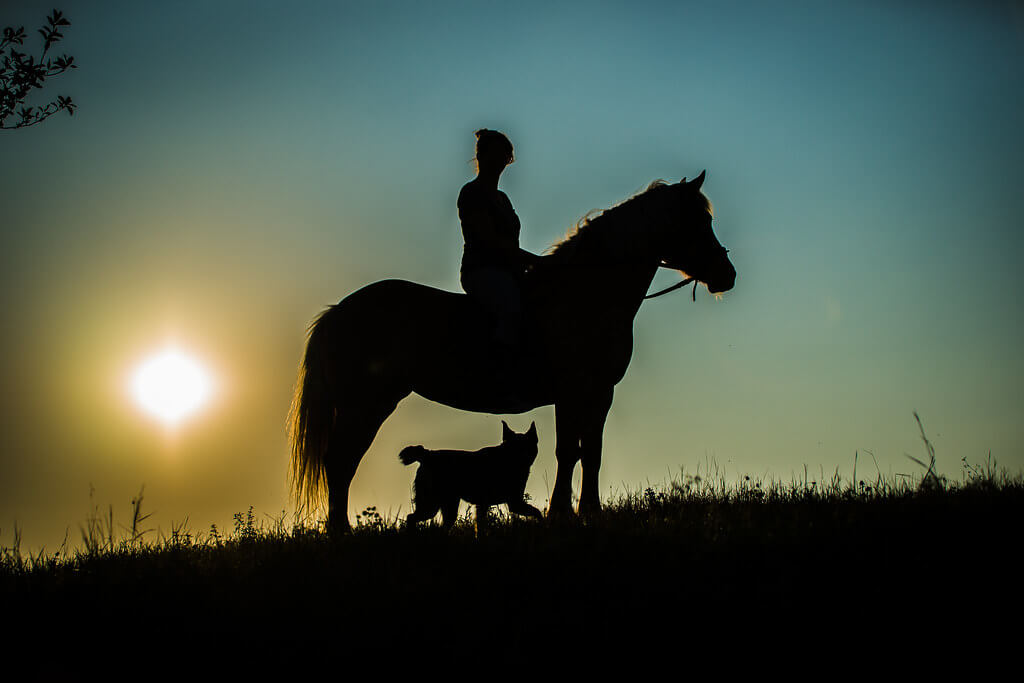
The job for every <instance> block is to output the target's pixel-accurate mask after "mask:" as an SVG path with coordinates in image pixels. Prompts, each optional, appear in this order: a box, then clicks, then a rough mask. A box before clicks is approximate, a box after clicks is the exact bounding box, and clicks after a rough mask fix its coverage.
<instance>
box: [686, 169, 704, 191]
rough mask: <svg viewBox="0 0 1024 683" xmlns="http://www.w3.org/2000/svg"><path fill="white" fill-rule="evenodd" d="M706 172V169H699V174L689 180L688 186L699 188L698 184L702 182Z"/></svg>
mask: <svg viewBox="0 0 1024 683" xmlns="http://www.w3.org/2000/svg"><path fill="white" fill-rule="evenodd" d="M706 173H707V171H706V170H705V171H701V172H700V175H699V176H697V177H696V178H694V179H693V180H691V181H690V187H692V188H693V189H695V190H699V189H700V186H701V185H703V184H704V175H705V174H706ZM684 180H685V178H684Z"/></svg>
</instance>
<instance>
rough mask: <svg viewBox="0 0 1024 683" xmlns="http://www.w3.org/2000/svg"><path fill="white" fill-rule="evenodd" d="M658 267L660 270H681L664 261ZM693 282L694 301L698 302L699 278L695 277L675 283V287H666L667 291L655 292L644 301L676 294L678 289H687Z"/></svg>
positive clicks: (645, 297)
mask: <svg viewBox="0 0 1024 683" xmlns="http://www.w3.org/2000/svg"><path fill="white" fill-rule="evenodd" d="M658 267H659V268H671V269H672V270H679V268H676V267H675V266H672V265H670V264H669V263H668V262H667V261H662V262H661V263H659V264H658ZM691 282H692V283H693V300H694V301H696V300H697V278H695V277H688V278H686V279H684V280H680V281H679V282H677V283H675V284H674V285H670V286H668V287H666V288H665V289H663V290H661V291H659V292H655V293H654V294H648V295H646V296H644V299H645V300H646V299H653V298H655V297H658V296H661V295H662V294H668V293H669V292H674V291H676V290H677V289H679V288H680V287H685V286H686V285H688V284H690V283H691Z"/></svg>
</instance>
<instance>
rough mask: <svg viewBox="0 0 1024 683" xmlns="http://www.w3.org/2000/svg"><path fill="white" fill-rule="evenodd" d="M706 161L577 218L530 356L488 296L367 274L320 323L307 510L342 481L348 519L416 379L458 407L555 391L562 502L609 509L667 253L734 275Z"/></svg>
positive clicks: (534, 309) (301, 389)
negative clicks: (502, 341) (651, 291)
mask: <svg viewBox="0 0 1024 683" xmlns="http://www.w3.org/2000/svg"><path fill="white" fill-rule="evenodd" d="M703 182H704V173H703V172H702V173H701V174H700V175H699V176H698V177H697V178H696V179H694V180H693V181H691V182H686V179H685V178H684V179H683V180H682V181H681V182H679V183H678V184H668V183H664V182H661V181H657V182H655V183H652V184H651V186H650V187H648V188H647V190H646V191H644V192H642V193H640V194H638V195H636V196H635V197H633V198H631V199H629V200H627V201H625V202H623V203H622V204H620V205H618V206H616V207H613V208H611V209H609V210H607V211H605V212H604V213H602V214H601V215H600V216H598V217H596V218H594V219H593V220H589V221H584V222H581V224H580V225H579V226H578V227H577V229H576V231H575V232H574V233H573V234H572V235H571V236H569V237H568V238H566V239H565V240H564V241H563V242H561V243H560V244H558V245H557V246H556V247H555V248H554V249H553V250H552V251H551V253H550V254H549V255H548V256H545V257H544V259H543V260H542V262H541V263H542V267H540V268H538V269H536V270H535V271H534V273H533V274H532V277H530V278H529V282H528V284H527V286H526V292H525V295H524V303H525V306H524V309H525V311H526V313H525V315H526V320H525V321H524V326H523V329H524V331H525V336H526V337H527V339H526V340H525V341H524V346H525V348H524V349H523V352H522V355H521V357H520V358H513V359H509V358H499V357H495V355H494V351H493V349H494V346H495V345H494V344H493V343H492V342H491V341H490V333H489V331H488V326H489V321H488V320H487V318H486V314H485V313H484V312H483V309H482V308H480V307H478V306H477V305H476V304H475V303H474V302H472V301H471V300H470V299H469V297H468V296H466V295H464V294H453V293H450V292H444V291H441V290H437V289H433V288H431V287H425V286H423V285H418V284H414V283H411V282H405V281H402V280H384V281H381V282H375V283H373V284H371V285H367V286H366V287H363V288H362V289H360V290H359V291H357V292H354V293H353V294H350V295H349V296H347V297H346V298H345V299H343V300H342V301H341V302H340V303H338V304H337V305H335V306H331V307H330V308H329V309H327V310H326V311H324V312H323V313H322V314H321V315H320V317H319V318H317V319H316V321H315V322H314V323H313V325H312V326H311V328H310V332H309V341H308V342H307V344H306V354H305V358H304V360H303V363H302V367H301V369H300V374H299V380H298V384H297V387H296V392H295V401H294V403H293V406H292V418H291V438H292V456H291V470H292V484H293V487H294V490H295V494H296V496H297V498H298V500H299V501H300V504H302V505H304V506H305V507H306V509H307V510H310V511H312V510H315V509H316V508H317V507H318V506H319V505H321V504H322V503H323V494H324V490H325V488H326V490H327V494H328V523H329V525H330V526H331V527H334V528H341V529H343V530H344V529H348V528H349V527H348V492H349V485H350V484H351V482H352V477H353V476H354V475H355V472H356V467H357V466H358V465H359V461H360V460H361V459H362V457H363V454H364V453H365V452H366V450H367V449H368V448H369V447H370V443H371V442H372V441H373V439H374V437H375V436H376V434H377V430H378V429H380V426H381V424H383V422H384V420H386V419H387V417H388V416H389V415H390V414H391V413H392V412H393V411H394V410H395V408H396V406H397V405H398V402H399V401H401V400H402V399H403V398H405V397H406V396H408V395H409V394H410V393H411V392H416V393H417V394H420V395H421V396H423V397H425V398H428V399H430V400H432V401H437V402H439V403H443V404H445V405H448V406H452V407H453V408H459V409H462V410H469V411H474V412H482V413H495V414H501V413H521V412H525V411H527V410H532V409H533V408H536V407H538V406H543V405H550V404H554V405H555V421H556V424H555V432H556V439H557V443H556V447H555V457H556V459H557V461H558V470H557V473H556V475H555V485H554V490H553V491H552V493H551V501H550V507H549V509H548V514H560V513H569V512H571V507H572V503H571V495H572V472H573V469H574V468H575V467H576V462H577V461H580V460H581V461H582V466H583V486H582V491H581V494H580V503H579V511H580V512H581V513H584V512H588V511H591V510H599V509H600V506H601V502H600V496H599V493H598V478H597V473H598V468H599V467H600V466H601V439H602V434H603V431H604V422H605V418H606V417H607V415H608V410H609V408H610V407H611V404H612V391H613V388H614V387H615V385H616V384H617V383H618V382H619V380H621V379H622V377H623V376H624V375H625V373H626V368H627V367H628V366H629V360H630V356H631V355H632V350H633V318H634V317H635V316H636V313H637V311H638V310H639V308H640V304H641V303H642V301H643V299H644V295H645V293H646V292H647V289H648V287H649V286H650V284H651V281H652V280H653V279H654V275H655V273H656V272H657V270H658V268H659V267H666V268H672V269H676V270H679V271H682V272H683V273H685V274H686V275H688V276H690V277H692V278H695V279H696V280H698V281H699V282H702V283H704V284H705V285H706V286H707V288H708V290H709V291H711V292H712V293H718V292H724V291H726V290H729V289H731V288H732V286H733V283H734V282H735V279H736V270H735V269H734V268H733V266H732V263H730V261H729V258H728V257H727V256H726V252H727V250H726V249H725V248H724V247H722V245H721V244H719V242H718V239H717V238H716V237H715V234H714V232H713V231H712V230H711V219H712V214H711V204H710V203H709V202H708V200H707V198H706V197H705V196H704V195H703V194H702V193H701V191H700V187H701V184H702V183H703Z"/></svg>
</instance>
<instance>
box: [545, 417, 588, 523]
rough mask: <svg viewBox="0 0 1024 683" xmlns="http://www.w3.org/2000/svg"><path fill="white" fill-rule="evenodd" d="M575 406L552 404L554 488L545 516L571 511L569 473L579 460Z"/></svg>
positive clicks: (570, 477)
mask: <svg viewBox="0 0 1024 683" xmlns="http://www.w3.org/2000/svg"><path fill="white" fill-rule="evenodd" d="M577 412H578V405H577V403H575V402H572V401H564V402H563V401H559V402H558V403H556V404H555V460H556V461H557V463H558V465H557V467H558V469H557V470H556V471H555V487H554V490H552V492H551V502H550V503H549V505H548V517H565V516H568V515H571V514H572V473H573V470H575V469H576V463H577V462H579V459H580V432H579V420H578V418H577Z"/></svg>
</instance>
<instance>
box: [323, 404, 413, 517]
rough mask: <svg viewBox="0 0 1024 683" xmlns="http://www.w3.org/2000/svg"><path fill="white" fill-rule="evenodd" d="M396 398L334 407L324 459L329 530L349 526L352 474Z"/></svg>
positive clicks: (393, 405) (394, 405) (389, 413)
mask: <svg viewBox="0 0 1024 683" xmlns="http://www.w3.org/2000/svg"><path fill="white" fill-rule="evenodd" d="M399 400H401V399H400V398H399V399H397V400H389V401H380V402H377V403H376V404H373V405H368V404H364V405H362V406H360V407H352V408H350V409H339V410H338V414H337V417H336V418H335V421H334V427H333V428H332V430H331V436H330V441H329V442H328V446H327V455H326V458H325V460H324V469H325V470H326V474H327V527H328V530H329V531H331V532H332V533H348V532H350V531H351V530H352V526H351V524H350V523H349V520H348V494H349V487H350V486H351V485H352V478H353V477H354V476H355V474H356V469H357V468H358V467H359V462H360V461H361V460H362V459H363V455H365V454H366V451H367V450H368V449H369V448H370V444H372V443H373V440H374V438H375V437H376V436H377V432H378V431H379V430H380V427H381V425H382V424H384V421H385V420H387V419H388V416H389V415H391V413H392V412H394V410H395V408H396V407H397V406H398V401H399Z"/></svg>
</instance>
